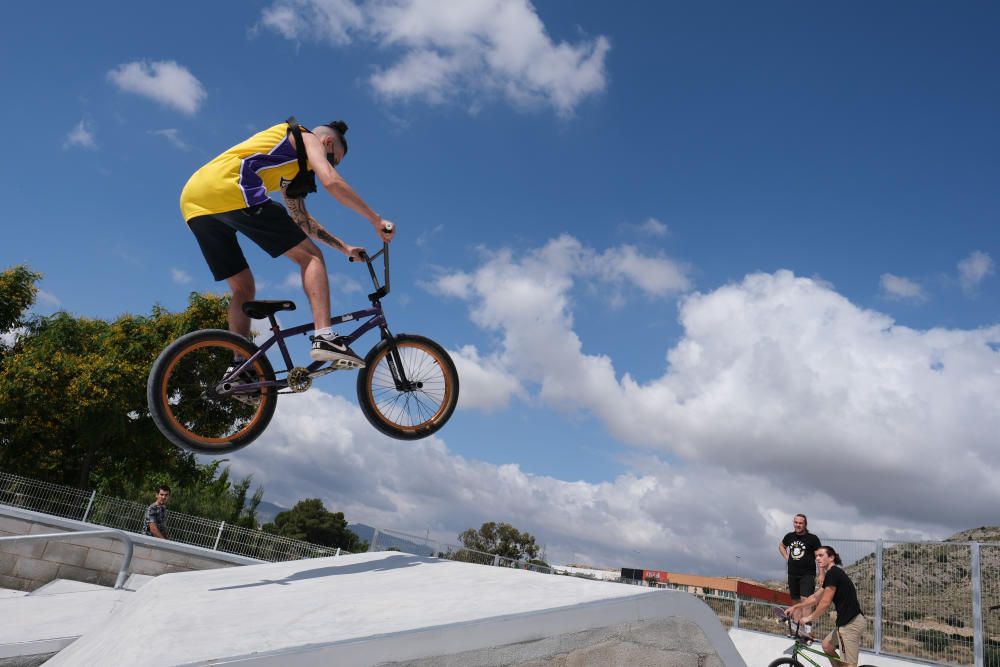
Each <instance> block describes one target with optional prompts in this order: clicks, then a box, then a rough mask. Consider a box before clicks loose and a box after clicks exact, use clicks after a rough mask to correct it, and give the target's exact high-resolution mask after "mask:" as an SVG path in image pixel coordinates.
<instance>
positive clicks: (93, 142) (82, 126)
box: [63, 120, 97, 150]
mask: <svg viewBox="0 0 1000 667" xmlns="http://www.w3.org/2000/svg"><path fill="white" fill-rule="evenodd" d="M63 148H89V149H92V150H93V149H95V148H97V137H96V136H95V135H94V129H93V128H92V127H91V125H90V123H88V122H87V121H86V120H81V121H80V122H79V123H77V124H76V126H75V127H74V128H73V129H72V130H70V131H69V134H67V135H66V141H65V142H63Z"/></svg>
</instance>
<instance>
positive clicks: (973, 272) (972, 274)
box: [958, 250, 993, 292]
mask: <svg viewBox="0 0 1000 667" xmlns="http://www.w3.org/2000/svg"><path fill="white" fill-rule="evenodd" d="M991 275H993V258H992V257H990V256H989V255H987V254H986V253H985V252H981V251H979V250H977V251H975V252H974V253H972V254H971V255H969V256H968V257H966V258H965V259H963V260H962V261H960V262H959V263H958V279H959V282H960V283H961V284H962V289H963V290H965V291H966V292H971V291H972V290H974V289H975V288H976V287H978V286H979V283H981V282H983V280H984V279H985V278H986V277H987V276H991Z"/></svg>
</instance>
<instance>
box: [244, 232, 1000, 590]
mask: <svg viewBox="0 0 1000 667" xmlns="http://www.w3.org/2000/svg"><path fill="white" fill-rule="evenodd" d="M613 251H614V252H613ZM615 252H623V251H622V250H621V249H609V250H595V249H592V248H587V247H586V246H583V245H582V244H580V243H579V242H578V241H576V240H575V239H572V238H571V237H566V236H563V237H560V238H558V239H554V240H552V241H551V242H549V243H547V244H545V245H544V246H543V247H540V248H536V249H534V250H530V251H528V252H517V253H514V252H511V251H506V250H501V251H498V252H495V253H492V254H490V255H487V256H485V257H484V259H483V261H482V262H481V264H480V265H479V266H477V267H475V268H474V269H472V270H468V271H453V272H450V273H446V274H444V275H442V276H441V278H440V279H439V280H438V281H436V283H435V287H436V288H437V290H438V293H439V294H442V295H446V296H448V297H450V298H456V299H461V300H463V301H464V302H466V303H467V305H468V308H469V317H470V319H471V320H472V322H474V323H475V324H476V325H477V326H479V327H482V328H483V329H484V330H486V331H487V332H488V333H489V334H490V337H491V338H492V339H494V340H496V341H498V343H497V345H496V346H495V348H492V349H481V348H475V347H472V346H464V347H460V348H459V349H458V350H457V351H454V352H453V353H452V354H453V356H454V358H455V359H456V363H458V364H459V366H460V372H461V373H462V378H463V382H464V383H465V384H464V385H463V399H465V398H466V396H465V392H466V389H467V388H472V389H470V395H471V398H470V400H469V401H468V402H463V403H462V404H461V405H460V407H459V411H460V412H463V411H467V410H471V409H493V410H503V409H504V405H507V402H509V401H511V400H512V399H514V398H515V397H522V398H523V399H525V400H531V401H533V402H534V403H535V404H536V405H539V406H542V407H544V406H545V405H548V406H556V407H559V408H561V409H570V410H583V411H586V412H587V413H589V414H590V415H593V416H594V418H596V419H597V420H598V421H599V422H600V423H602V424H603V425H604V427H605V428H606V429H607V431H608V432H610V433H611V434H613V435H614V436H615V437H616V438H617V439H618V440H619V441H620V442H621V443H623V445H624V446H623V448H622V450H621V452H620V456H621V458H622V460H623V462H624V463H625V464H626V467H627V469H628V470H629V471H628V472H626V473H624V474H621V475H618V476H616V477H614V478H613V479H608V480H606V481H603V482H584V481H572V480H561V479H557V478H555V477H551V476H545V475H536V474H531V473H530V472H527V471H525V470H524V469H523V468H522V467H521V466H520V465H518V464H517V462H510V463H506V464H499V465H497V464H493V463H486V462H482V461H474V460H470V459H468V458H466V457H463V456H461V455H459V454H458V453H456V452H455V451H454V450H453V448H454V447H458V446H460V442H458V441H456V442H455V443H449V442H447V438H448V437H449V429H448V428H445V429H444V430H443V431H441V432H440V433H439V434H437V436H434V437H432V438H429V439H427V440H422V441H417V442H408V443H399V442H397V441H393V440H391V439H388V438H385V437H383V436H381V435H380V434H379V433H377V432H376V431H375V430H374V429H372V428H371V427H370V426H369V425H368V424H367V422H366V421H365V420H364V417H363V415H362V414H361V411H360V410H359V409H358V408H357V406H356V405H355V404H354V401H353V399H351V400H347V399H344V398H341V397H338V396H332V395H329V394H326V393H323V392H322V391H321V390H319V389H314V390H312V391H310V392H308V393H306V394H301V395H294V396H287V397H285V396H283V397H282V399H281V401H279V408H278V413H277V416H276V418H275V421H274V423H273V424H272V427H271V428H270V429H269V430H268V432H267V433H265V434H264V436H262V438H261V439H260V441H259V442H257V443H255V444H254V445H253V446H251V447H250V448H248V449H247V450H244V451H243V452H241V453H240V456H239V457H237V458H235V459H234V462H233V467H234V471H236V472H238V473H239V474H253V475H254V476H255V479H256V480H257V481H258V482H260V483H263V484H264V486H265V487H266V489H267V494H268V498H269V499H270V500H273V501H275V502H278V503H280V504H283V505H286V506H288V505H291V504H292V503H294V502H295V501H296V500H298V499H300V498H303V497H320V498H323V499H324V500H325V501H326V502H327V504H328V506H331V507H334V508H335V509H337V510H338V511H344V512H345V513H346V515H347V517H348V519H350V520H352V521H358V522H364V523H369V524H372V525H376V526H380V527H384V528H395V529H398V530H403V531H406V532H409V533H415V534H423V533H424V532H425V531H429V532H430V535H431V538H432V539H436V540H440V541H442V542H450V543H453V542H454V541H455V540H456V536H457V534H458V533H459V532H461V531H462V530H464V529H465V528H469V527H476V526H478V525H480V524H481V523H482V522H484V521H490V520H500V521H504V520H506V521H510V522H511V523H513V524H514V525H516V526H518V527H519V528H521V529H522V530H528V531H529V532H531V533H532V534H534V535H536V536H537V537H538V539H539V542H540V543H543V544H545V545H546V548H547V558H548V559H549V560H550V562H557V563H558V562H586V563H592V564H597V565H608V566H627V565H637V566H646V567H660V568H663V569H674V570H681V571H683V570H689V571H696V572H703V573H708V574H726V573H729V574H732V573H734V569H735V566H736V563H735V555H734V554H735V553H737V550H739V551H738V553H740V555H741V558H742V560H741V566H740V567H741V572H742V573H743V574H744V575H746V574H757V575H762V574H763V575H768V576H778V575H779V574H780V570H781V568H780V565H781V563H780V561H779V562H777V563H775V561H777V560H778V559H777V557H776V554H775V545H776V544H777V542H778V540H779V539H780V537H781V535H783V534H784V533H785V532H787V531H788V530H789V528H790V525H791V515H792V514H793V513H794V512H797V511H805V512H806V513H808V514H809V516H810V527H811V528H812V529H813V531H814V532H816V533H818V534H820V535H821V536H822V537H823V538H824V539H829V538H841V539H844V538H846V539H864V538H873V537H886V538H893V539H926V538H940V537H944V536H947V535H948V534H949V533H951V532H953V531H956V530H959V529H964V528H968V527H970V526H977V525H986V524H989V523H990V522H992V521H993V520H994V519H995V517H994V515H993V513H992V509H991V508H993V507H995V506H996V505H997V503H998V502H1000V482H998V481H997V480H1000V452H998V451H997V449H996V447H995V434H996V433H997V432H1000V398H998V397H1000V352H997V351H996V350H997V349H998V348H1000V326H992V327H984V328H980V329H971V330H957V329H943V328H935V329H929V330H916V329H911V328H907V327H901V326H897V325H896V324H895V323H894V322H893V321H892V320H891V318H889V317H888V316H886V315H884V314H882V313H879V312H876V311H872V310H866V309H864V308H860V307H858V306H857V305H855V304H853V303H851V302H850V301H849V300H848V299H846V298H844V297H843V296H842V295H840V294H838V293H837V292H836V291H835V290H834V288H833V287H832V286H830V285H828V284H825V283H822V282H819V281H817V280H813V279H809V278H803V277H801V276H796V275H794V274H792V273H791V272H788V271H778V272H775V273H758V274H752V275H748V276H746V277H745V278H744V279H742V280H740V281H739V282H735V283H732V284H727V285H723V286H720V287H718V288H716V289H713V290H709V291H704V292H700V293H693V294H691V293H689V294H687V295H683V294H681V295H680V299H681V300H680V308H679V310H678V318H679V322H680V325H681V326H682V335H681V337H680V339H679V340H678V341H677V342H676V343H675V344H673V345H672V346H669V345H667V344H666V343H665V344H664V345H663V346H662V348H661V349H660V350H659V351H657V350H656V349H655V346H653V347H652V349H650V353H649V354H648V355H647V359H655V358H656V357H659V358H661V359H662V360H663V361H662V364H663V365H662V370H661V373H660V374H659V375H658V377H654V378H653V379H651V380H650V381H648V382H645V383H640V382H638V381H636V380H635V379H633V378H632V377H631V376H630V374H629V373H628V372H627V371H623V370H622V369H619V368H616V364H615V362H614V360H613V359H612V358H611V357H610V356H608V355H606V354H585V353H584V352H583V346H582V341H581V333H580V332H577V331H576V329H575V328H574V317H573V315H574V313H573V308H574V304H575V303H576V300H575V299H574V293H575V291H577V290H579V289H581V288H582V287H583V286H584V285H585V284H586V283H587V281H593V280H597V281H606V280H612V279H616V278H612V277H608V276H601V275H596V276H595V275H590V274H589V273H588V271H586V270H585V268H586V266H589V265H590V264H589V262H592V261H593V259H594V258H595V257H605V256H614V254H615ZM660 260H661V261H668V260H666V259H665V258H660ZM633 278H634V277H632V278H630V277H629V276H628V275H622V276H621V277H620V278H618V279H620V280H622V281H623V283H624V282H625V281H629V280H632V279H633ZM628 287H629V289H631V290H634V294H635V295H636V296H637V297H638V298H643V299H660V300H661V301H662V300H666V299H673V298H676V297H677V296H678V292H677V291H676V287H675V291H667V292H663V293H661V292H658V291H657V289H650V288H649V286H646V287H643V286H642V285H640V284H636V283H635V282H634V280H633V282H632V283H629V284H628ZM644 375H647V376H648V375H649V373H648V372H644ZM497 383H500V387H499V388H497V387H496V386H494V387H490V385H495V384H497ZM477 386H478V387H479V388H478V389H475V388H476V387H477ZM858 549H860V547H858ZM859 555H860V554H859Z"/></svg>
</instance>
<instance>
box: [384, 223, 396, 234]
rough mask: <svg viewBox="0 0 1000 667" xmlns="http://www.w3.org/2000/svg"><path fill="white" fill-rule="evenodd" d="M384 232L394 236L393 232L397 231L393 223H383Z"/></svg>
mask: <svg viewBox="0 0 1000 667" xmlns="http://www.w3.org/2000/svg"><path fill="white" fill-rule="evenodd" d="M382 231H383V232H385V233H386V234H392V233H393V232H395V231H396V225H394V224H392V223H391V222H383V223H382Z"/></svg>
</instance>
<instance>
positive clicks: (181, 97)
mask: <svg viewBox="0 0 1000 667" xmlns="http://www.w3.org/2000/svg"><path fill="white" fill-rule="evenodd" d="M108 79H109V80H110V81H111V82H112V83H114V84H115V85H116V86H118V88H119V89H121V90H124V91H126V92H129V93H135V94H137V95H141V96H143V97H148V98H149V99H151V100H154V101H156V102H159V103H160V104H163V105H166V106H168V107H172V108H174V109H176V110H178V111H180V112H182V113H185V114H187V115H189V116H190V115H192V114H194V113H195V112H196V111H197V110H198V107H200V106H201V103H202V102H203V101H204V100H205V98H206V97H207V96H208V93H206V92H205V88H204V86H202V85H201V82H200V81H198V79H197V78H195V76H194V75H193V74H191V72H189V71H188V69H187V68H186V67H184V66H183V65H178V64H177V63H176V62H174V61H172V60H166V61H159V62H151V63H150V62H146V61H141V60H138V61H135V62H130V63H125V64H122V65H119V66H118V67H116V68H114V69H113V70H111V71H110V72H108Z"/></svg>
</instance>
